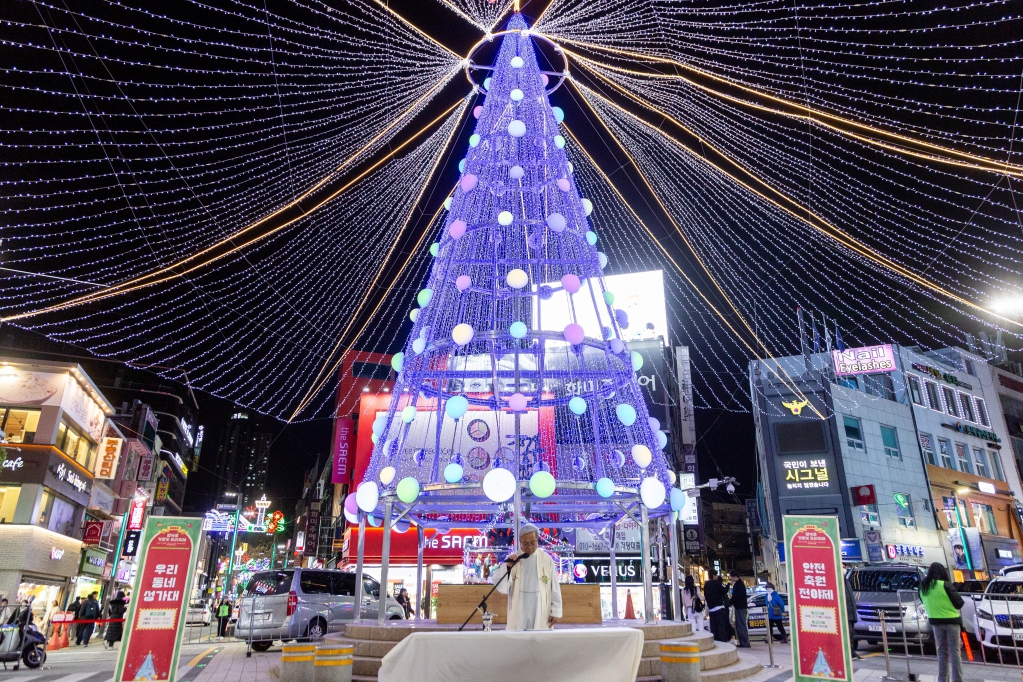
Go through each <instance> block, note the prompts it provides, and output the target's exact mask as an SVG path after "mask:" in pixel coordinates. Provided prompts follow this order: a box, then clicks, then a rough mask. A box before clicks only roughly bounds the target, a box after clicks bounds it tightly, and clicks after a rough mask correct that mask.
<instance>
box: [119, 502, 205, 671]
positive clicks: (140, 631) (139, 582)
mask: <svg viewBox="0 0 1023 682" xmlns="http://www.w3.org/2000/svg"><path fill="white" fill-rule="evenodd" d="M201 533H202V519H199V518H180V517H173V516H160V517H150V518H149V519H148V521H147V522H146V530H145V537H144V539H143V541H142V549H141V551H140V552H139V553H138V555H139V566H138V577H137V579H136V582H135V590H134V592H133V593H132V598H131V604H130V606H129V608H128V614H127V615H126V616H125V628H124V644H123V645H122V646H121V651H120V655H119V656H118V659H117V671H116V673H115V675H114V680H115V681H116V682H133V681H135V680H146V682H174V679H175V676H176V675H177V670H178V655H179V653H180V650H181V636H182V634H183V633H184V624H185V612H186V606H187V604H188V594H189V591H190V589H191V585H192V580H193V575H192V574H193V568H194V566H195V559H196V555H197V554H198V548H199V538H200V535H201Z"/></svg>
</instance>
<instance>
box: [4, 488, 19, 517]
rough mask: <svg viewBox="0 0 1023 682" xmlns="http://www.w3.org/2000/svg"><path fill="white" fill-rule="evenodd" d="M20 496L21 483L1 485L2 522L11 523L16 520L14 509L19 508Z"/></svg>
mask: <svg viewBox="0 0 1023 682" xmlns="http://www.w3.org/2000/svg"><path fill="white" fill-rule="evenodd" d="M20 496H21V486H20V485H5V486H2V487H0V523H11V522H13V521H14V510H15V509H17V508H18V497H20Z"/></svg>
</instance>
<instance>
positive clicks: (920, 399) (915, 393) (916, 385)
mask: <svg viewBox="0 0 1023 682" xmlns="http://www.w3.org/2000/svg"><path fill="white" fill-rule="evenodd" d="M906 378H907V379H908V380H909V399H910V400H912V401H913V403H914V404H916V405H923V404H924V394H923V393H921V392H920V380H919V379H917V378H916V377H915V376H913V375H911V374H910V375H907V376H906Z"/></svg>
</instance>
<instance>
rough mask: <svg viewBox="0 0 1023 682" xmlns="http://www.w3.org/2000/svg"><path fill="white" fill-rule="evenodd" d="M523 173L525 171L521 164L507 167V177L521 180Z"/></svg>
mask: <svg viewBox="0 0 1023 682" xmlns="http://www.w3.org/2000/svg"><path fill="white" fill-rule="evenodd" d="M525 174H526V171H525V169H524V168H523V167H522V166H512V167H511V168H509V169H508V177H510V178H511V179H512V180H521V179H522V176H523V175H525Z"/></svg>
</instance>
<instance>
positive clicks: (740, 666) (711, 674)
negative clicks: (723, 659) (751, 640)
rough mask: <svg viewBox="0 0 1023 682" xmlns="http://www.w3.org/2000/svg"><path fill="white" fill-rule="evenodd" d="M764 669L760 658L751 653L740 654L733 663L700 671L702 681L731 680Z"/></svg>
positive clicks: (754, 673)
mask: <svg viewBox="0 0 1023 682" xmlns="http://www.w3.org/2000/svg"><path fill="white" fill-rule="evenodd" d="M763 669H764V666H763V664H761V663H760V659H758V658H757V657H756V656H751V655H750V654H738V660H737V661H736V662H735V663H732V664H731V665H726V666H725V667H723V668H715V669H714V670H704V671H702V672H701V673H700V680H701V682H730V681H731V680H741V679H744V678H746V677H752V676H754V675H756V674H757V673H759V672H760V671H762V670H763Z"/></svg>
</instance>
